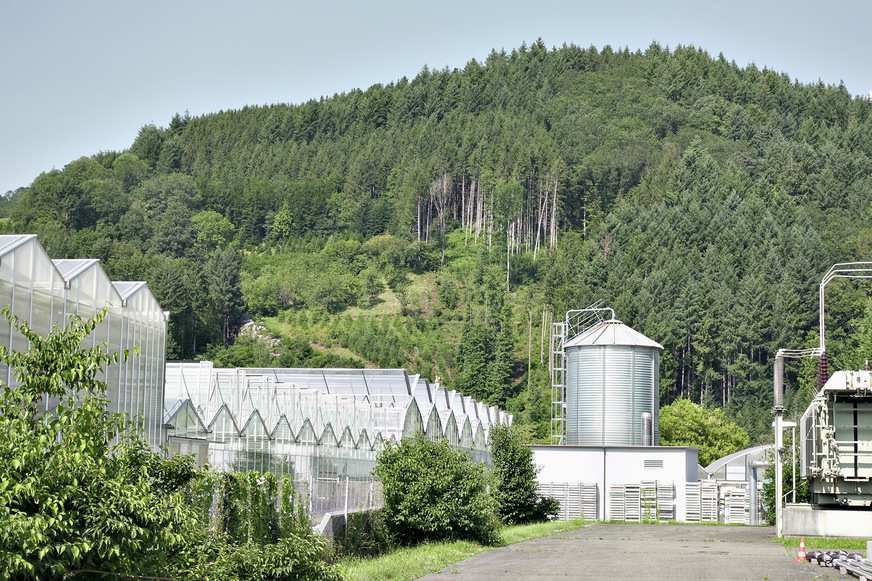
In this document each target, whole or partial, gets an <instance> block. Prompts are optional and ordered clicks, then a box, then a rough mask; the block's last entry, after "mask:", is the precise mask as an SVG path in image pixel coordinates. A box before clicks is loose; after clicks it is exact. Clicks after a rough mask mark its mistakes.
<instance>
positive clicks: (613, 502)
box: [609, 484, 626, 520]
mask: <svg viewBox="0 0 872 581" xmlns="http://www.w3.org/2000/svg"><path fill="white" fill-rule="evenodd" d="M625 497H626V491H625V490H624V485H623V484H613V485H612V486H610V487H609V519H610V520H626V519H625V518H624V517H625V515H626V512H625V505H626V502H625Z"/></svg>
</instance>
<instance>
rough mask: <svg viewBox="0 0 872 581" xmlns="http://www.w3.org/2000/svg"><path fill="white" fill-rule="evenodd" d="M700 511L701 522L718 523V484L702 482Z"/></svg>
mask: <svg viewBox="0 0 872 581" xmlns="http://www.w3.org/2000/svg"><path fill="white" fill-rule="evenodd" d="M699 489H700V510H699V517H700V521H701V522H718V520H720V519H719V518H718V489H719V485H718V483H717V482H700V487H699Z"/></svg>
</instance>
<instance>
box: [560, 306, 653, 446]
mask: <svg viewBox="0 0 872 581" xmlns="http://www.w3.org/2000/svg"><path fill="white" fill-rule="evenodd" d="M563 349H564V352H565V357H566V443H567V444H570V445H582V446H585V445H588V446H642V445H649V444H653V445H655V446H656V445H657V444H658V443H659V436H660V421H659V414H658V410H659V403H660V389H659V378H660V351H662V350H663V346H662V345H660V344H659V343H657V342H656V341H653V340H651V339H649V338H648V337H646V336H645V335H643V334H641V333H639V332H638V331H634V330H633V329H631V328H630V327H628V326H627V325H625V324H623V323H622V322H620V321H616V320H614V319H613V320H610V321H604V322H602V323H600V324H598V325H596V326H594V327H593V328H591V329H588V330H586V331H584V332H583V333H581V334H580V335H578V336H577V337H574V338H573V339H570V340H569V341H567V342H566V343H565V344H564V346H563ZM644 414H651V416H650V417H649V416H647V415H644ZM643 423H644V424H646V425H650V426H651V429H652V430H653V434H650V435H649V437H645V434H643Z"/></svg>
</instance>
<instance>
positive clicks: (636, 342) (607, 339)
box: [563, 319, 663, 351]
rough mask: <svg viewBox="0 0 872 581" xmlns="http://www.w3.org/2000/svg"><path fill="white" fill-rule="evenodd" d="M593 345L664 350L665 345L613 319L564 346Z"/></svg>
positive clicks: (574, 338)
mask: <svg viewBox="0 0 872 581" xmlns="http://www.w3.org/2000/svg"><path fill="white" fill-rule="evenodd" d="M592 345H629V346H633V347H651V348H654V349H660V350H661V351H662V350H663V345H661V344H660V343H658V342H657V341H654V340H653V339H649V338H648V337H646V336H645V335H643V334H642V333H640V332H639V331H636V330H635V329H632V328H630V327H628V326H627V325H625V324H624V323H622V322H621V321H617V320H615V319H612V320H610V321H604V322H602V323H600V324H599V325H597V326H595V327H592V328H590V329H588V330H587V331H585V332H584V333H581V334H580V335H577V336H576V337H573V338H572V339H570V340H569V341H567V342H566V343H564V345H563V348H564V349H566V348H569V347H587V346H592Z"/></svg>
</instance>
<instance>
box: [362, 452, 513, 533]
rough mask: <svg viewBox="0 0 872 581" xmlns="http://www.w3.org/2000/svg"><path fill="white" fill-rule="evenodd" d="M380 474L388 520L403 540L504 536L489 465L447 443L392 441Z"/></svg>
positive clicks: (381, 455)
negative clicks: (489, 479) (489, 481)
mask: <svg viewBox="0 0 872 581" xmlns="http://www.w3.org/2000/svg"><path fill="white" fill-rule="evenodd" d="M374 474H375V475H376V476H377V477H378V478H379V479H381V481H382V485H383V487H384V499H385V504H384V507H383V508H382V514H383V515H384V521H385V524H386V526H387V527H388V530H389V531H390V532H391V534H392V535H393V536H394V537H395V538H396V539H397V540H398V541H399V542H401V543H403V544H414V543H419V542H422V541H442V540H456V539H469V540H474V541H478V542H481V543H485V544H490V543H495V542H497V541H498V540H499V534H498V532H497V528H498V526H499V521H498V520H497V517H496V505H495V503H494V500H493V498H492V497H491V496H490V495H489V494H488V492H487V482H486V478H487V473H486V468H485V467H484V465H482V464H476V463H475V462H473V461H472V460H471V458H470V456H469V455H468V454H466V453H464V452H462V451H460V450H456V449H454V448H452V447H451V446H449V445H448V444H447V443H446V442H444V441H443V442H431V441H429V440H427V439H426V438H424V436H423V435H418V436H417V437H416V438H412V439H405V440H403V441H402V442H401V443H400V444H395V445H390V446H388V447H387V448H385V449H384V450H383V451H382V452H380V453H379V455H378V460H377V464H376V467H375V470H374Z"/></svg>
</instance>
